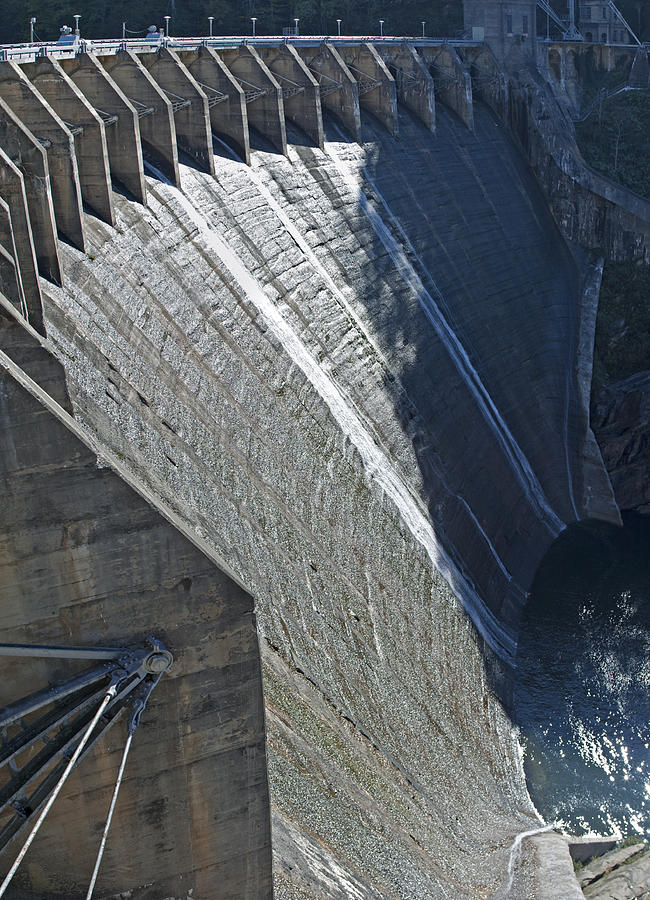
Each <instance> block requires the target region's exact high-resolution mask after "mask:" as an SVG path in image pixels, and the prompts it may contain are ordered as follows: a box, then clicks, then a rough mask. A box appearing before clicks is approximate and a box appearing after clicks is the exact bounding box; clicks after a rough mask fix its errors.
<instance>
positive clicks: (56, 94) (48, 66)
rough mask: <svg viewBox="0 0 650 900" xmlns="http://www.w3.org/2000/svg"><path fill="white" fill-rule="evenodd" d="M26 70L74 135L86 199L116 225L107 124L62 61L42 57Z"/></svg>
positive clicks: (82, 190) (82, 187)
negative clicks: (69, 74) (71, 77)
mask: <svg viewBox="0 0 650 900" xmlns="http://www.w3.org/2000/svg"><path fill="white" fill-rule="evenodd" d="M22 70H23V72H24V73H25V75H27V77H28V78H29V80H30V81H31V82H32V84H33V85H34V87H35V88H36V90H37V91H38V92H39V94H41V96H43V97H44V98H45V100H47V102H48V103H49V104H50V106H51V107H52V109H53V110H54V111H55V113H56V114H57V115H58V116H60V118H61V119H62V120H63V121H64V122H65V123H66V125H67V126H68V128H69V129H70V131H71V132H72V134H73V136H74V143H75V150H76V154H77V166H78V168H79V182H80V184H81V194H82V197H83V199H84V202H85V203H87V204H88V206H89V207H90V208H91V209H92V210H93V211H94V212H95V213H96V214H97V215H98V216H99V218H100V219H102V220H103V221H104V222H108V224H109V225H114V224H115V216H114V213H113V197H112V193H111V175H110V168H109V164H108V148H107V147H106V136H105V134H104V123H103V121H102V119H101V117H100V116H99V114H98V113H96V112H95V110H94V109H93V107H92V106H91V105H90V103H88V101H87V100H86V98H85V97H84V95H83V94H82V93H81V91H80V90H79V88H78V87H77V86H76V85H75V83H74V82H73V81H72V80H71V79H70V78H68V76H67V75H66V74H65V72H64V71H63V69H62V68H61V66H60V65H59V63H58V62H57V61H56V60H55V59H50V58H49V57H41V58H39V59H37V60H36V61H35V62H33V63H26V64H25V65H23V66H22Z"/></svg>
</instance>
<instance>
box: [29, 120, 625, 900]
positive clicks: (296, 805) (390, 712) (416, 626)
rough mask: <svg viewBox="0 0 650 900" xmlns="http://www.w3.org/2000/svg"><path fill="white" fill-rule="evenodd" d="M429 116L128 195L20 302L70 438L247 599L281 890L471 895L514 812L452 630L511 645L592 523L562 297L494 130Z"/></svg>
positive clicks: (496, 738) (527, 878) (567, 277)
mask: <svg viewBox="0 0 650 900" xmlns="http://www.w3.org/2000/svg"><path fill="white" fill-rule="evenodd" d="M439 113H440V116H439V123H438V131H437V134H436V136H435V137H434V136H433V135H432V134H431V132H430V131H429V130H428V129H426V128H425V127H424V126H423V125H422V124H421V123H420V122H418V121H416V120H415V119H414V118H413V117H412V116H411V115H410V114H408V113H406V112H404V113H403V114H402V115H401V121H400V132H401V134H402V138H403V139H402V140H401V141H400V142H395V141H393V140H392V139H391V138H390V136H389V135H388V133H387V132H386V130H385V129H384V128H383V126H381V125H380V124H379V123H377V122H373V121H372V118H371V117H368V120H367V121H365V122H364V138H365V144H364V146H363V147H361V146H358V145H355V144H351V143H349V142H347V141H344V140H336V141H335V142H333V143H327V142H326V145H325V147H326V152H325V153H323V152H322V151H320V150H319V149H317V148H312V147H304V146H300V147H299V148H296V149H291V150H290V159H288V160H287V159H284V158H283V157H282V156H279V155H278V154H274V153H262V152H260V151H255V152H254V154H253V162H254V165H253V166H252V167H251V168H248V167H246V166H244V165H242V164H241V163H240V162H238V161H235V160H232V159H226V158H219V159H218V160H217V162H216V166H217V170H216V178H215V179H211V178H208V177H206V176H205V175H202V174H201V173H200V172H197V171H196V170H193V169H191V168H189V167H183V185H184V191H185V193H181V192H179V191H178V190H176V189H175V188H174V187H172V186H169V185H167V184H163V183H160V182H156V181H155V180H154V179H151V178H149V179H148V193H149V206H148V208H147V209H143V208H142V207H141V206H139V205H138V206H136V205H135V204H132V203H129V202H128V201H127V200H126V199H124V198H122V197H118V198H116V203H117V206H118V213H117V214H118V226H119V228H118V229H117V230H115V231H113V230H111V229H109V228H108V227H107V226H105V225H103V224H102V223H100V222H93V224H92V233H93V242H94V243H93V248H92V257H93V258H92V259H91V258H90V257H88V256H82V255H81V254H79V253H77V252H76V251H74V249H71V248H69V247H65V248H62V250H63V252H64V253H65V262H66V268H67V271H69V272H70V273H71V279H72V282H71V285H70V287H69V288H68V289H66V290H59V289H56V288H48V290H47V301H46V307H47V325H48V333H49V334H50V336H51V341H52V346H53V347H54V348H55V350H56V353H57V354H58V356H59V358H60V360H61V362H62V364H63V365H64V366H65V368H66V373H67V377H68V382H69V386H70V390H71V393H72V397H73V402H74V405H75V411H76V414H77V416H78V417H79V419H80V420H81V421H83V422H85V423H86V424H87V425H88V427H89V428H91V429H92V430H93V432H94V434H95V435H96V436H97V438H98V440H100V441H101V442H102V443H103V444H104V445H105V446H106V447H107V448H108V449H110V450H111V451H112V452H114V453H115V454H119V455H120V456H121V457H122V458H123V465H124V466H125V467H126V468H128V470H129V471H130V472H132V473H133V476H134V477H137V478H138V479H140V480H141V481H143V482H145V483H146V485H147V488H148V490H149V491H150V492H151V493H152V494H153V495H156V496H158V497H160V498H161V501H163V500H164V502H165V503H166V504H168V505H169V506H170V507H173V509H174V510H175V513H176V515H177V516H178V519H179V520H181V521H183V522H184V523H185V525H186V527H187V528H188V529H193V530H194V531H195V533H197V534H198V535H200V536H201V540H203V541H205V542H206V543H207V544H209V545H210V547H211V548H212V552H213V553H214V555H215V558H219V559H221V560H222V561H223V566H224V567H225V568H227V569H229V570H231V571H232V572H233V573H234V574H235V575H236V577H237V578H238V579H239V580H240V581H241V582H242V583H244V584H246V585H247V587H248V588H249V590H250V591H251V593H252V594H253V595H254V596H255V599H256V611H257V616H258V623H259V629H260V638H261V643H262V648H263V655H264V660H265V679H266V681H265V702H266V708H267V716H268V729H269V730H268V748H269V777H270V784H271V795H272V801H273V810H274V818H275V821H276V823H278V833H280V834H281V835H283V837H282V839H281V843H279V844H278V846H277V848H276V861H277V865H276V894H277V896H278V897H280V898H290V897H295V896H301V892H302V896H307V897H312V896H325V897H330V896H331V897H335V896H346V895H347V896H355V893H354V892H355V891H356V892H357V893H358V895H359V896H368V897H370V896H403V897H409V898H418V900H420V898H429V897H431V898H434V897H435V898H437V897H440V898H442V897H444V896H445V895H446V896H453V897H455V898H461V897H470V896H474V897H475V896H477V895H480V894H481V893H482V894H484V895H485V894H487V895H489V894H493V893H494V892H495V891H498V890H501V889H502V888H503V886H504V884H505V883H506V882H507V878H508V874H507V873H508V861H509V858H510V846H511V844H512V841H513V838H514V836H515V834H516V833H518V832H520V831H522V830H528V829H530V828H531V827H534V825H535V823H536V821H537V820H536V818H535V816H534V814H533V811H532V809H531V807H530V805H529V801H528V799H527V796H526V792H525V785H524V780H523V772H522V769H521V763H520V757H519V750H518V747H517V744H516V740H515V738H514V736H513V735H512V733H511V731H510V727H509V723H508V719H507V716H506V715H505V714H504V711H503V709H502V707H501V706H500V704H499V702H498V700H497V698H496V696H495V691H497V690H499V689H500V688H501V687H502V682H501V680H500V675H501V670H500V668H499V665H497V664H496V663H495V659H494V656H493V655H492V653H491V651H489V650H488V649H487V648H486V645H485V644H484V642H483V640H482V639H481V638H480V637H479V636H478V635H477V633H476V631H475V628H474V625H472V623H471V621H470V619H469V618H468V612H469V614H470V615H471V616H472V617H473V618H474V622H475V623H476V626H477V628H479V629H480V630H481V632H482V633H483V635H484V636H485V637H486V639H487V640H489V641H490V642H491V643H492V646H494V647H496V648H497V649H498V650H499V651H500V652H502V653H504V655H507V654H508V651H509V650H510V652H512V647H513V640H512V639H513V634H514V632H515V629H516V620H517V615H518V610H520V608H521V604H522V602H523V599H524V596H525V592H526V590H527V587H528V585H529V584H530V580H531V579H532V576H533V574H534V571H535V569H536V567H537V564H538V562H539V559H540V558H541V556H542V555H543V554H544V552H545V550H546V549H547V547H548V546H549V545H550V543H551V542H552V541H553V539H554V537H555V536H556V535H557V534H558V532H559V531H560V530H561V529H562V528H563V527H564V525H565V524H566V523H568V522H570V521H573V520H574V519H576V518H579V517H584V516H586V515H587V510H588V509H591V506H589V504H587V502H586V500H585V497H586V496H587V493H588V488H589V487H590V484H589V477H588V476H587V475H586V474H585V466H584V458H585V445H586V441H587V435H588V422H587V410H586V409H585V407H584V402H583V394H582V392H581V389H580V386H579V384H578V383H577V378H576V375H575V367H576V358H577V355H578V346H579V343H580V334H581V322H580V319H581V315H582V305H581V304H582V296H583V292H582V288H583V285H582V281H583V279H582V277H581V272H580V270H579V269H578V267H577V266H576V263H575V261H574V259H573V257H572V256H571V254H570V253H569V251H568V250H567V248H566V246H565V245H564V243H563V242H562V240H561V238H560V236H559V234H558V232H557V231H556V230H555V229H554V228H553V225H552V221H551V219H550V214H549V212H548V210H547V207H546V205H545V202H544V198H543V197H542V195H541V193H540V192H539V191H538V189H537V188H536V186H535V183H534V179H533V178H532V177H531V175H530V172H529V170H528V169H527V167H526V165H525V163H524V162H523V161H522V159H521V157H520V156H519V155H518V154H517V153H516V152H515V151H514V150H513V148H512V146H511V144H510V143H509V142H508V140H507V137H506V135H505V133H504V131H505V130H504V129H503V128H501V127H500V124H499V123H498V122H497V121H496V120H495V119H494V117H492V116H491V115H490V114H489V113H488V111H487V110H486V109H485V108H483V107H482V106H481V107H480V108H477V109H475V133H474V134H472V133H471V132H470V131H468V129H467V128H466V127H465V125H464V124H463V123H462V122H461V121H459V120H457V119H456V117H454V116H453V115H452V114H450V113H449V112H448V111H446V110H444V109H442V110H439ZM331 136H332V137H338V134H337V132H336V131H333V132H332V134H331ZM495 234H497V235H498V236H499V247H500V253H499V254H495V253H494V242H495ZM602 508H603V509H604V510H605V513H604V514H607V511H609V515H610V516H611V518H612V519H617V517H618V513H617V510H616V507H615V505H614V503H613V500H612V498H611V496H608V495H605V496H603V497H602ZM459 598H460V601H461V602H459ZM463 606H464V608H463ZM477 785H478V788H477ZM468 797H469V798H471V801H470V802H469V803H468V799H467V798H468ZM527 858H528V857H527ZM531 865H532V863H531ZM533 869H534V866H533ZM533 869H530V870H529V869H527V868H525V867H524V868H523V869H522V871H521V872H518V874H517V878H518V881H517V884H518V885H522V893H521V896H522V897H527V896H532V893H530V891H531V890H532V887H531V885H532V881H531V879H532V878H533V875H534V871H533ZM527 891H528V893H527ZM346 892H347V894H346Z"/></svg>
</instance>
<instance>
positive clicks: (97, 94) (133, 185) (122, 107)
mask: <svg viewBox="0 0 650 900" xmlns="http://www.w3.org/2000/svg"><path fill="white" fill-rule="evenodd" d="M61 66H62V68H63V69H64V71H65V72H66V73H67V74H68V75H69V76H70V78H71V79H72V81H73V82H74V83H75V84H76V86H77V87H78V88H79V90H80V91H81V92H82V93H83V95H84V96H85V97H86V99H87V100H88V101H89V103H91V105H92V106H93V107H94V108H95V109H96V110H97V111H98V112H99V113H100V115H101V116H102V118H103V119H107V120H108V121H109V122H110V124H108V125H107V126H106V145H107V148H108V156H109V160H110V168H111V175H112V176H113V177H114V178H116V179H117V180H118V181H119V182H120V183H121V184H122V185H123V186H124V187H125V188H126V189H127V190H128V191H130V192H131V193H132V194H133V196H134V197H135V199H136V200H139V201H140V203H146V202H147V198H146V189H145V184H144V170H143V166H142V145H141V140H140V125H139V121H138V113H137V110H136V108H135V107H134V106H133V104H132V103H131V102H130V100H129V99H128V97H127V96H126V95H125V94H124V93H123V91H121V90H120V88H119V86H118V85H117V83H116V82H115V81H114V80H113V79H112V78H111V77H110V76H109V75H108V73H107V72H106V70H105V69H104V68H103V67H102V66H101V65H100V64H99V62H98V61H97V59H96V58H95V57H94V56H93V55H92V54H91V53H80V54H79V55H78V56H74V57H71V58H69V59H63V60H61Z"/></svg>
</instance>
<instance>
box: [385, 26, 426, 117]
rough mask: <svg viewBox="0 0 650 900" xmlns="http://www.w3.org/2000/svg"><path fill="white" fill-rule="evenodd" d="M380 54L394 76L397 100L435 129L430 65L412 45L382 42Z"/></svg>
mask: <svg viewBox="0 0 650 900" xmlns="http://www.w3.org/2000/svg"><path fill="white" fill-rule="evenodd" d="M380 53H381V58H382V59H383V60H384V62H385V63H386V65H387V66H388V69H389V71H390V74H391V75H392V76H393V78H394V79H395V85H396V87H397V98H398V100H400V101H401V102H402V103H403V104H404V106H407V107H408V108H409V109H410V110H411V112H413V113H415V115H416V116H417V117H418V119H420V120H421V121H422V122H424V124H425V125H426V127H427V128H428V129H429V131H433V132H435V130H436V100H435V91H434V85H433V78H432V77H431V75H430V74H429V71H428V69H427V67H426V66H425V65H424V63H423V62H422V60H421V59H420V57H419V56H418V55H417V53H416V52H415V50H414V49H413V47H411V46H409V45H408V44H406V43H404V44H402V45H401V46H399V47H390V46H383V45H382V47H381V49H380Z"/></svg>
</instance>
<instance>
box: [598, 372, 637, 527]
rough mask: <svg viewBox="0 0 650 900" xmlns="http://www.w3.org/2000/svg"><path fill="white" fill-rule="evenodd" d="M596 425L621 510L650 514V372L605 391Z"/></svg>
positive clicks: (600, 400)
mask: <svg viewBox="0 0 650 900" xmlns="http://www.w3.org/2000/svg"><path fill="white" fill-rule="evenodd" d="M592 423H593V427H594V430H595V432H596V438H597V440H598V443H599V445H600V448H601V452H602V455H603V462H604V463H605V466H606V467H607V471H608V472H609V475H610V479H611V482H612V487H613V488H614V494H615V496H616V502H617V503H618V505H619V507H620V508H621V509H634V510H637V511H638V512H643V513H650V469H649V466H650V372H640V373H639V374H637V375H632V376H631V377H630V378H626V379H624V380H623V381H619V382H617V383H616V384H612V385H610V386H608V387H607V388H604V389H603V390H602V391H601V392H600V394H599V395H598V397H597V398H596V400H595V402H594V406H593V410H592Z"/></svg>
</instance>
